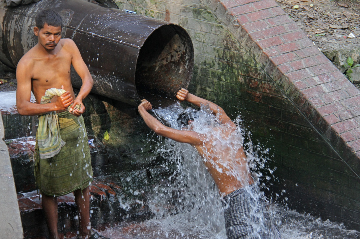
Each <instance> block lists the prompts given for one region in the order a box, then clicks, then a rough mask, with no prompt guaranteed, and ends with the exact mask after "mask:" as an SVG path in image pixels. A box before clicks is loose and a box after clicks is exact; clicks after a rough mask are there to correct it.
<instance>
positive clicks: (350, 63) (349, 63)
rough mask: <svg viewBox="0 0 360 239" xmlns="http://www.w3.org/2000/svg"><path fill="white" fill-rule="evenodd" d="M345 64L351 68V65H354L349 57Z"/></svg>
mask: <svg viewBox="0 0 360 239" xmlns="http://www.w3.org/2000/svg"><path fill="white" fill-rule="evenodd" d="M346 63H347V64H348V65H349V66H350V67H352V65H353V64H354V61H353V59H352V58H351V57H350V56H349V57H348V58H347V59H346Z"/></svg>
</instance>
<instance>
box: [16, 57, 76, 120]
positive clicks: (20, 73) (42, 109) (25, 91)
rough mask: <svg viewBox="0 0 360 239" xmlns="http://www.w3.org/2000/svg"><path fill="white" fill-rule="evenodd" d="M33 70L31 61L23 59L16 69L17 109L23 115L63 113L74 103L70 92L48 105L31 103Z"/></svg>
mask: <svg viewBox="0 0 360 239" xmlns="http://www.w3.org/2000/svg"><path fill="white" fill-rule="evenodd" d="M31 68H32V62H31V60H29V59H22V60H20V62H19V63H18V66H17V68H16V80H17V88H16V107H17V110H18V112H19V114H21V115H40V114H45V113H48V112H51V111H63V110H66V109H67V107H68V106H69V105H70V104H71V103H72V102H73V99H72V97H71V94H70V93H69V92H66V93H64V94H63V95H61V96H60V97H58V99H57V101H56V102H54V103H48V104H37V103H32V102H30V98H31V73H30V72H31Z"/></svg>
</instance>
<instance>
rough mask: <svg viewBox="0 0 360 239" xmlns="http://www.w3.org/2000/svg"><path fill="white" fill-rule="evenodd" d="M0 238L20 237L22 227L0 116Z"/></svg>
mask: <svg viewBox="0 0 360 239" xmlns="http://www.w3.org/2000/svg"><path fill="white" fill-rule="evenodd" d="M0 138H1V142H0V159H1V161H0V181H1V182H2V186H1V191H2V192H1V193H0V202H1V203H0V238H12V239H22V238H23V229H22V224H21V219H20V211H19V206H18V203H17V197H16V190H15V183H14V177H13V173H12V168H11V163H10V156H9V152H8V148H7V146H6V144H5V142H4V126H3V121H2V117H0Z"/></svg>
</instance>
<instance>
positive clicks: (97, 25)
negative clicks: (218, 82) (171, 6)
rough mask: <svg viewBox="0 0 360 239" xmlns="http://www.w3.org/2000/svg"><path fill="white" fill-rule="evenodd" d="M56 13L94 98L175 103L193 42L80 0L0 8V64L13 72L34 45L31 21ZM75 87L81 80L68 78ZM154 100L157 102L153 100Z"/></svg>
mask: <svg viewBox="0 0 360 239" xmlns="http://www.w3.org/2000/svg"><path fill="white" fill-rule="evenodd" d="M48 8H51V9H54V10H55V11H57V12H58V13H60V14H61V16H62V17H63V22H64V27H63V36H64V37H67V38H71V39H73V40H74V41H75V43H76V44H77V46H78V47H79V50H80V52H81V54H82V57H83V59H84V61H85V63H86V64H87V66H88V67H89V70H90V72H91V74H92V76H93V78H94V87H93V93H96V94H99V95H103V96H106V97H109V98H112V99H115V100H119V101H122V102H126V103H129V104H132V105H136V104H138V102H139V100H140V99H141V98H148V99H155V98H157V96H159V95H161V96H163V97H165V98H172V99H174V95H175V93H176V91H177V90H178V89H180V88H181V87H187V86H188V84H189V82H190V80H191V78H192V73H193V65H194V63H193V61H194V53H193V46H192V42H191V39H190V37H189V35H188V34H187V32H186V31H185V30H184V29H183V28H182V27H180V26H178V25H175V24H170V23H168V22H164V21H159V20H155V19H151V18H147V17H144V16H140V15H136V14H133V13H129V12H127V11H122V10H119V9H114V8H104V7H101V6H99V5H96V4H93V3H89V2H86V1H84V0H42V1H40V2H37V3H33V4H29V5H23V6H18V7H15V8H6V7H5V8H1V9H0V20H2V24H1V27H2V39H0V43H2V44H0V51H1V53H0V61H1V62H3V63H4V64H6V65H7V66H10V67H13V68H15V67H16V64H17V62H18V61H19V60H20V58H21V57H22V56H23V55H24V53H25V52H27V51H28V50H29V49H30V48H31V47H33V46H34V45H35V44H36V43H37V39H36V37H35V36H34V34H33V27H34V26H35V16H36V14H37V12H38V11H40V10H42V9H48ZM72 82H73V85H74V87H79V86H80V85H81V80H80V78H79V77H78V76H77V75H76V74H75V73H74V71H73V74H72ZM153 96H155V97H153Z"/></svg>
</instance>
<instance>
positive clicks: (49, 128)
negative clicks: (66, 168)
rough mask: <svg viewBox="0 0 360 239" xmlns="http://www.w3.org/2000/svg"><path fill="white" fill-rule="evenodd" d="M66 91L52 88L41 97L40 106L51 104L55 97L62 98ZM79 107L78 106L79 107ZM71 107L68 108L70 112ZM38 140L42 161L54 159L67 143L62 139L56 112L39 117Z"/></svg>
mask: <svg viewBox="0 0 360 239" xmlns="http://www.w3.org/2000/svg"><path fill="white" fill-rule="evenodd" d="M65 92H66V91H65V90H64V89H56V88H50V89H48V90H46V91H45V95H44V96H43V97H41V101H40V104H47V103H50V102H51V99H52V98H53V97H54V96H61V95H62V94H64V93H65ZM77 106H78V105H77ZM69 109H70V106H69V107H68V110H69ZM36 140H37V143H38V147H39V154H40V159H46V158H52V157H54V156H55V155H56V154H58V153H59V152H60V150H61V148H62V147H63V146H64V145H65V142H64V141H63V140H62V139H61V136H60V129H59V120H58V115H57V113H56V112H49V113H47V114H44V115H41V116H39V126H38V129H37V133H36Z"/></svg>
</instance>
